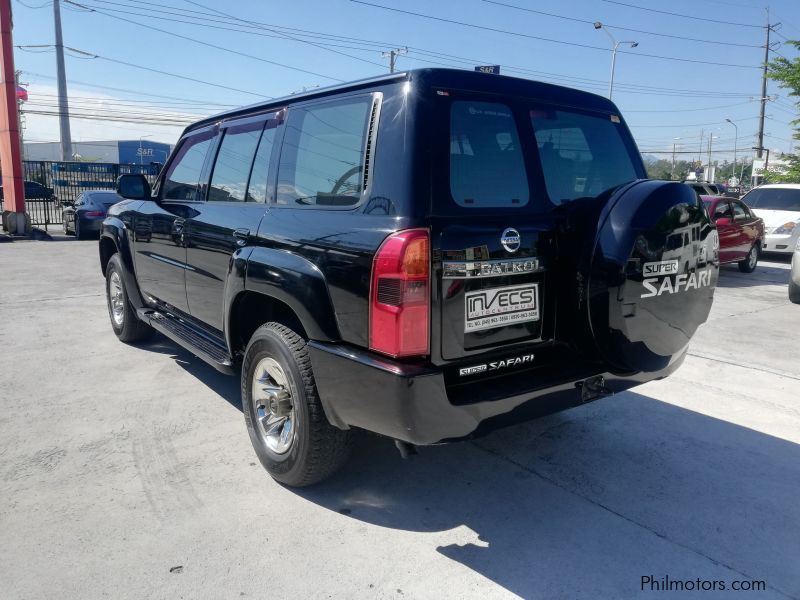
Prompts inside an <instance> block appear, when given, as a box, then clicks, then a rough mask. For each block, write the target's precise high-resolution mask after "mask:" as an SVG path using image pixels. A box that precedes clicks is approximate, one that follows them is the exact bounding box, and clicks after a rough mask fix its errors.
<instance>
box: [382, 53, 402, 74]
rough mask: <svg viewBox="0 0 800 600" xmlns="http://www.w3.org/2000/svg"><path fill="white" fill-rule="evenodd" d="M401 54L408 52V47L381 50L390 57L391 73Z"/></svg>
mask: <svg viewBox="0 0 800 600" xmlns="http://www.w3.org/2000/svg"><path fill="white" fill-rule="evenodd" d="M401 54H408V48H393V49H391V50H389V51H388V52H381V56H382V57H384V58H386V57H387V56H388V57H389V73H394V67H395V63H397V57H398V56H400V55H401Z"/></svg>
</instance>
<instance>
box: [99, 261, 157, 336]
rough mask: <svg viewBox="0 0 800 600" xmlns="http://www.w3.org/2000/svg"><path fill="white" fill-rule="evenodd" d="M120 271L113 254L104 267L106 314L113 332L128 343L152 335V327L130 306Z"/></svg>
mask: <svg viewBox="0 0 800 600" xmlns="http://www.w3.org/2000/svg"><path fill="white" fill-rule="evenodd" d="M122 273H123V271H122V262H121V261H120V258H119V254H114V255H113V256H112V257H111V259H110V260H109V261H108V266H107V267H106V302H107V304H108V316H109V318H110V319H111V328H112V329H113V330H114V334H115V335H116V336H117V337H118V338H119V339H120V341H122V342H125V343H128V344H130V343H132V342H139V341H142V340H144V339H147V338H148V337H150V335H152V333H153V329H152V327H150V326H149V325H148V324H146V323H144V322H142V321H141V320H140V319H139V316H138V315H137V314H136V309H134V308H133V306H131V303H130V300H129V297H128V290H127V289H125V280H124V278H123V277H122Z"/></svg>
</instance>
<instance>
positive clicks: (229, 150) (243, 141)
mask: <svg viewBox="0 0 800 600" xmlns="http://www.w3.org/2000/svg"><path fill="white" fill-rule="evenodd" d="M263 127H264V121H259V122H256V123H247V124H244V125H239V126H234V127H229V128H227V129H226V130H225V133H224V137H223V138H222V143H221V144H220V147H219V151H218V152H217V160H216V162H215V163H214V173H213V175H212V176H211V186H210V188H209V192H208V200H209V201H210V202H244V199H245V193H246V191H247V180H248V179H249V177H250V168H251V167H252V165H253V158H254V157H255V154H256V148H257V147H258V141H259V139H260V138H261V130H262V129H263Z"/></svg>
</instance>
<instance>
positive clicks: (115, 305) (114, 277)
mask: <svg viewBox="0 0 800 600" xmlns="http://www.w3.org/2000/svg"><path fill="white" fill-rule="evenodd" d="M108 302H109V305H110V306H111V318H112V319H113V320H114V325H116V326H117V327H122V325H123V324H124V322H125V295H124V294H123V292H122V280H121V279H120V278H119V273H117V272H116V271H114V272H113V273H111V279H110V281H109V283H108Z"/></svg>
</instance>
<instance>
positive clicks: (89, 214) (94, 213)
mask: <svg viewBox="0 0 800 600" xmlns="http://www.w3.org/2000/svg"><path fill="white" fill-rule="evenodd" d="M105 214H106V213H105V211H103V210H88V211H86V216H87V217H102V216H103V215H105Z"/></svg>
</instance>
